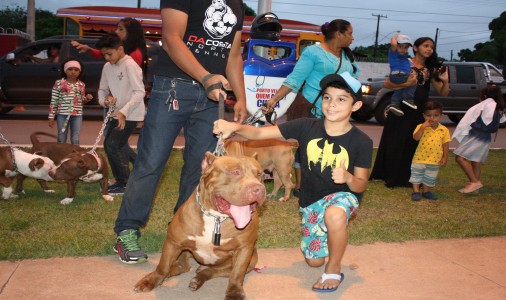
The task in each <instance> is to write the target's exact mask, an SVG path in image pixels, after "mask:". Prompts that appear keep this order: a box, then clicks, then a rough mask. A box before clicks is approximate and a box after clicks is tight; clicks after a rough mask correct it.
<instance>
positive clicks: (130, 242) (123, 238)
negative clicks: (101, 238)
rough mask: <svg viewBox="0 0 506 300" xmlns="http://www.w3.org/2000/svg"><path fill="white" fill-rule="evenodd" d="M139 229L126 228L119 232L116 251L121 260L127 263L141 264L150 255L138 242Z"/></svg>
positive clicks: (115, 245)
mask: <svg viewBox="0 0 506 300" xmlns="http://www.w3.org/2000/svg"><path fill="white" fill-rule="evenodd" d="M137 239H138V237H137V230H135V229H125V230H123V231H121V232H120V233H119V234H118V237H117V238H116V244H114V247H113V250H114V252H116V253H118V254H119V260H121V261H122V262H124V263H126V264H139V263H143V262H147V261H148V256H147V254H146V253H144V251H142V249H141V247H140V246H139V244H138V242H137Z"/></svg>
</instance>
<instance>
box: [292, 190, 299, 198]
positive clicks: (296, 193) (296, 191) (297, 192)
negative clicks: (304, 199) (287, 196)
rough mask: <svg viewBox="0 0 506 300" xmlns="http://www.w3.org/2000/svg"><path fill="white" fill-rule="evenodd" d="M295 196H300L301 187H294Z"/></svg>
mask: <svg viewBox="0 0 506 300" xmlns="http://www.w3.org/2000/svg"><path fill="white" fill-rule="evenodd" d="M293 196H294V197H297V198H299V197H300V189H293Z"/></svg>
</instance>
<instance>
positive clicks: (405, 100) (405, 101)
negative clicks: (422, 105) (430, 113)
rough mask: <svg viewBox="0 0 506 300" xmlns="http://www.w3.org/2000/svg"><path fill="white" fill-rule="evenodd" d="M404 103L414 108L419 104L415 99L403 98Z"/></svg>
mask: <svg viewBox="0 0 506 300" xmlns="http://www.w3.org/2000/svg"><path fill="white" fill-rule="evenodd" d="M402 103H404V104H406V105H407V106H409V107H411V108H412V109H417V108H418V106H416V104H415V100H411V99H404V100H402Z"/></svg>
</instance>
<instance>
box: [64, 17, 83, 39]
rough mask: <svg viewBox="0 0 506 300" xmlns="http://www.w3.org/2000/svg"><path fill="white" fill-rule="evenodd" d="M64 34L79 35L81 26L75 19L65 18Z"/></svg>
mask: <svg viewBox="0 0 506 300" xmlns="http://www.w3.org/2000/svg"><path fill="white" fill-rule="evenodd" d="M65 21H66V23H65V35H67V36H68V35H75V36H79V28H80V27H81V26H80V25H79V24H78V23H77V22H76V21H74V20H73V19H71V18H65Z"/></svg>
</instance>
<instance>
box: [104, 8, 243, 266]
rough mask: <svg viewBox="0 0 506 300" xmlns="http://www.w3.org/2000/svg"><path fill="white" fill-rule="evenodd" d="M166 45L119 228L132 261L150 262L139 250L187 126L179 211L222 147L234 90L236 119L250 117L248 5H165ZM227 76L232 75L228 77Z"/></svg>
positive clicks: (120, 243) (119, 248) (123, 255)
mask: <svg viewBox="0 0 506 300" xmlns="http://www.w3.org/2000/svg"><path fill="white" fill-rule="evenodd" d="M160 9H161V17H162V44H163V49H162V50H161V51H160V55H159V57H158V63H157V66H156V69H155V72H154V74H155V79H154V82H153V89H152V91H151V95H150V98H149V103H148V110H147V115H146V118H145V120H144V125H143V128H142V132H141V135H140V137H139V141H138V156H137V160H136V161H135V165H134V169H133V171H132V173H131V174H130V177H129V180H128V183H127V186H126V190H125V194H124V195H123V201H122V203H121V208H120V211H119V212H118V217H117V219H116V225H115V227H114V231H115V232H116V234H117V235H118V237H117V239H116V244H115V246H114V250H115V251H116V252H117V253H118V254H119V256H120V260H121V261H123V262H125V263H140V262H145V261H147V255H146V254H145V253H144V251H142V250H141V248H140V247H139V245H138V242H137V239H138V236H139V235H140V232H139V228H141V227H143V226H144V225H145V224H146V222H147V219H148V216H149V212H150V210H151V207H152V204H153V198H154V196H155V192H156V189H157V186H158V182H159V180H160V177H161V175H162V172H163V170H164V168H165V165H166V163H167V160H168V158H169V155H170V153H171V150H172V147H173V145H174V141H175V139H176V137H177V136H178V135H179V133H180V132H181V129H184V134H185V149H184V165H183V169H182V171H181V179H180V185H179V198H178V201H177V204H176V207H175V208H174V211H176V210H177V209H178V208H179V207H180V206H181V205H182V204H183V203H184V201H186V200H187V199H188V198H189V197H190V195H191V194H192V192H193V191H194V190H195V188H196V186H197V184H198V182H199V179H200V176H201V161H202V159H203V157H204V153H205V152H206V151H213V150H214V149H215V147H216V141H217V140H216V137H215V136H214V135H213V133H212V128H213V122H214V121H215V120H216V119H217V118H218V104H217V101H218V99H219V97H220V95H221V96H223V97H226V93H225V91H223V90H222V89H220V88H216V87H217V86H219V85H220V84H221V85H222V86H223V87H224V88H225V89H232V90H233V92H234V94H235V96H236V98H237V103H236V105H235V107H234V111H235V113H234V121H237V122H239V123H241V122H243V121H244V119H245V118H246V115H247V112H246V102H245V101H246V97H245V91H244V76H243V62H242V57H241V49H240V47H241V30H242V25H243V19H244V7H243V2H242V1H241V0H226V1H225V0H161V1H160ZM225 76H226V78H225Z"/></svg>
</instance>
